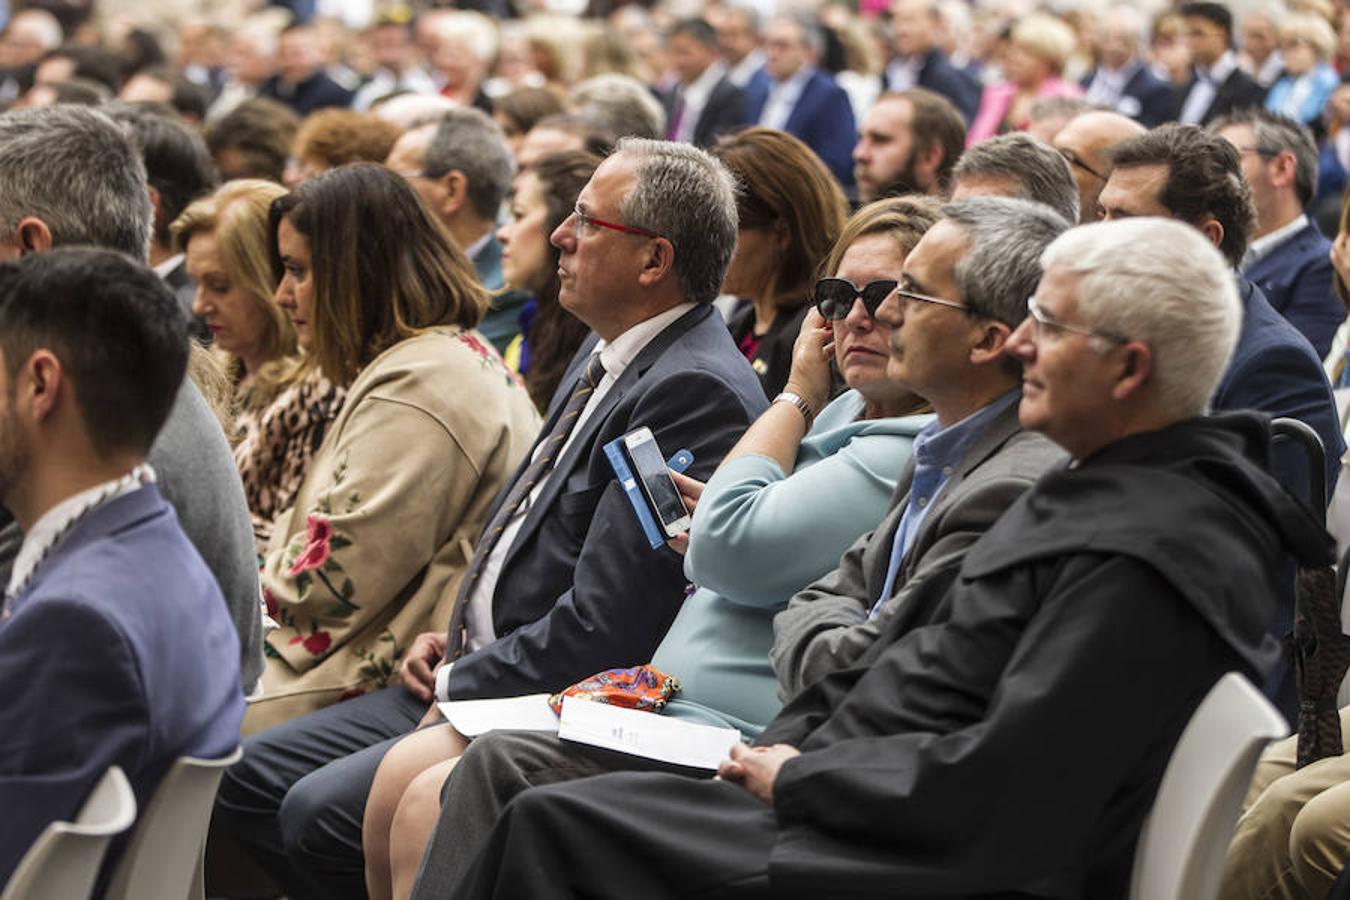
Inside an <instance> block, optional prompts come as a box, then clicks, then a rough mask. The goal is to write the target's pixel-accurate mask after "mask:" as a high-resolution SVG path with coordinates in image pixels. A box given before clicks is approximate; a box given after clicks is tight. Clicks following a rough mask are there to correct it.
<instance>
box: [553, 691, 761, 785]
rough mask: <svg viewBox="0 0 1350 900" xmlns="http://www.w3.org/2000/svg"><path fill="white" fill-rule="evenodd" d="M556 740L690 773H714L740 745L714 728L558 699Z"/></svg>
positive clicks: (733, 733) (731, 731)
mask: <svg viewBox="0 0 1350 900" xmlns="http://www.w3.org/2000/svg"><path fill="white" fill-rule="evenodd" d="M558 737H560V738H562V739H563V740H567V741H576V742H578V743H581V744H590V745H592V746H594V747H604V748H606V749H608V750H617V751H619V752H620V753H630V754H632V755H634V756H641V757H645V758H646V759H655V760H660V761H661V762H668V763H672V764H674V765H679V766H689V767H691V768H695V769H712V770H716V769H717V767H718V766H719V765H721V764H722V761H723V760H726V759H728V758H730V756H731V748H732V746H734V745H735V744H737V743H739V742H740V740H741V733H740V732H739V731H737V730H736V729H735V728H714V727H713V726H711V725H699V724H696V723H694V722H686V721H684V720H682V719H674V718H671V717H669V716H663V715H658V714H655V713H650V712H640V711H638V710H635V709H624V708H623V707H621V706H610V705H609V704H607V703H593V702H591V701H590V700H582V699H580V698H577V697H564V698H563V708H562V721H561V723H560V727H559V728H558Z"/></svg>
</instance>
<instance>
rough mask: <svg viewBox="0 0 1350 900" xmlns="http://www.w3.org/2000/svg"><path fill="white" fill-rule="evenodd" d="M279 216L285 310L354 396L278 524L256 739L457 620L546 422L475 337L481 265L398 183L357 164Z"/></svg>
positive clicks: (354, 687)
mask: <svg viewBox="0 0 1350 900" xmlns="http://www.w3.org/2000/svg"><path fill="white" fill-rule="evenodd" d="M271 220H272V235H273V253H274V254H275V256H276V261H277V264H278V265H279V266H280V269H281V272H282V277H281V285H280V287H279V288H278V289H277V302H278V303H279V304H280V305H281V307H282V309H284V310H286V312H287V314H288V315H289V316H290V319H291V322H292V324H293V325H294V326H295V331H296V336H297V338H298V340H299V344H300V347H301V348H302V349H304V350H306V351H308V352H309V353H310V355H311V356H312V357H313V359H314V362H315V363H316V364H317V365H318V366H319V368H320V370H321V371H322V372H323V374H324V375H325V376H326V377H327V378H329V379H330V380H331V381H333V382H334V383H335V384H339V385H342V386H344V387H345V388H346V390H347V398H346V400H345V401H344V403H343V406H342V410H341V412H339V413H338V416H337V418H336V419H335V420H334V421H333V424H332V425H331V426H330V427H329V429H328V433H327V434H326V435H325V437H324V440H323V444H322V445H321V446H320V447H319V449H318V451H317V452H316V453H315V455H314V457H313V458H312V459H311V460H310V464H309V469H308V471H307V472H306V473H305V480H304V482H303V483H302V484H301V485H300V488H299V490H298V491H297V493H296V498H295V504H294V506H293V507H292V508H291V509H290V510H289V511H288V512H286V513H283V514H282V515H281V516H280V517H278V519H277V520H276V523H275V526H274V529H273V532H272V539H271V543H270V544H269V546H268V553H267V556H266V559H265V561H264V564H263V572H262V581H263V595H264V599H265V600H266V602H267V606H268V611H269V612H270V613H271V615H272V617H273V618H274V619H276V620H277V622H278V623H279V624H280V628H278V629H276V630H274V631H272V632H271V633H270V634H268V636H267V657H268V658H267V667H266V669H265V670H264V672H263V679H262V683H263V692H264V696H263V697H262V699H261V700H259V701H257V702H255V703H253V704H252V705H251V706H250V707H249V711H248V714H247V716H246V720H245V731H246V732H249V733H252V732H256V731H258V730H260V729H261V728H264V727H268V726H271V725H276V724H279V723H282V722H285V721H288V720H290V719H293V718H295V717H296V716H299V715H301V714H303V713H307V712H312V711H314V710H316V709H319V708H320V707H323V706H327V705H329V704H331V703H333V702H336V701H337V700H339V699H342V698H344V697H349V696H353V695H357V694H362V693H365V692H366V691H369V690H375V689H378V688H382V687H385V686H386V685H387V684H388V683H389V680H390V678H391V676H392V675H393V673H394V671H395V669H396V666H395V662H396V660H397V659H398V658H399V656H400V655H401V654H402V652H403V651H404V649H405V648H406V647H407V645H408V643H409V642H410V641H411V640H412V638H413V637H414V636H416V635H417V634H419V633H421V632H423V631H427V630H429V629H432V628H438V627H443V626H444V623H445V622H447V621H449V618H450V609H449V604H450V603H451V602H452V601H453V598H454V597H455V593H456V586H457V584H458V582H459V579H460V577H461V576H462V575H463V573H464V569H465V567H466V566H467V564H468V560H469V554H470V553H471V551H472V548H473V543H474V541H475V540H476V538H477V536H478V532H479V531H480V530H481V529H482V527H483V522H484V520H485V518H486V513H487V509H488V506H489V504H490V503H491V502H492V499H493V497H494V496H495V495H496V493H497V491H498V489H499V488H500V487H501V486H502V485H503V484H504V483H505V481H506V479H507V478H509V477H510V475H511V473H512V472H513V471H514V470H515V467H516V464H517V463H518V462H519V461H520V459H521V457H522V456H523V455H524V453H525V451H526V449H527V448H528V447H529V445H530V442H531V441H532V439H533V438H534V435H535V433H536V432H537V430H538V421H539V419H538V416H537V414H536V413H535V411H534V409H533V407H532V406H531V404H530V401H529V397H528V396H527V395H526V393H525V391H524V389H523V388H522V386H521V384H520V382H519V380H518V379H517V378H516V377H515V376H514V375H513V374H512V373H511V372H510V371H509V370H508V369H507V368H506V366H505V365H504V364H503V363H502V361H501V358H500V357H498V356H497V354H496V353H495V352H493V350H492V348H491V347H490V346H489V345H488V343H487V342H486V341H485V340H484V339H483V338H482V336H481V335H479V334H478V332H477V331H475V330H474V326H475V325H476V324H477V323H478V321H479V320H480V319H481V318H482V316H483V312H484V310H485V309H486V308H487V295H486V293H485V292H484V291H483V289H482V288H481V287H480V286H479V285H478V283H477V281H476V280H475V278H474V271H473V267H472V266H471V265H470V264H469V262H468V259H467V258H466V257H465V256H464V254H463V253H461V252H460V251H459V250H458V249H456V248H455V247H454V245H453V244H451V243H450V241H449V238H448V237H447V236H446V233H445V230H444V229H443V228H442V227H441V226H440V225H439V223H438V222H437V221H436V220H435V219H434V218H433V217H432V215H431V213H430V212H428V211H427V209H426V207H425V206H423V205H422V203H421V201H420V200H419V199H418V198H417V195H416V193H414V192H413V190H412V188H411V187H409V186H408V184H407V182H405V181H404V180H403V179H402V178H401V177H399V176H398V175H396V174H394V173H393V172H391V171H389V170H388V169H386V168H384V167H383V166H378V165H374V164H370V163H357V164H354V165H350V166H343V167H341V168H338V169H334V170H332V171H331V172H326V173H324V174H323V175H320V176H319V177H317V178H315V179H313V180H311V181H307V182H306V183H305V184H304V185H302V186H301V187H300V188H299V189H298V190H297V191H295V192H294V193H291V194H287V195H286V196H284V197H281V198H279V199H278V200H276V201H275V202H274V203H273V204H272V213H271Z"/></svg>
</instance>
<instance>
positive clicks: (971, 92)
mask: <svg viewBox="0 0 1350 900" xmlns="http://www.w3.org/2000/svg"><path fill="white" fill-rule="evenodd" d="M915 80H916V81H917V83H918V85H919V87H921V88H927V89H928V90H930V91H933V92H935V93H938V94H941V95H942V96H944V97H946V98H947V99H948V100H950V101H952V105H953V106H955V107H956V108H957V109H959V110H961V115H963V116H965V117H966V124H967V125H969V124H970V123H971V122H973V121H974V120H975V113H976V112H978V111H979V109H980V94H981V92H982V90H983V89H982V88H981V86H980V82H979V79H977V78H975V77H974V76H973V75H971V74H970V73H969V72H965V71H963V70H961V69H958V68H957V67H956V66H954V65H952V61H951V60H950V59H949V58H948V57H947V54H945V53H943V52H942V51H941V50H936V49H934V50H930V51H928V56H927V57H926V58H925V59H924V61H923V65H922V66H920V67H919V77H918V78H917V79H915Z"/></svg>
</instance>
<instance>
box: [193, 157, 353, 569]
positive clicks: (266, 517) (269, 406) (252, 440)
mask: <svg viewBox="0 0 1350 900" xmlns="http://www.w3.org/2000/svg"><path fill="white" fill-rule="evenodd" d="M285 193H286V189H285V188H283V187H281V186H280V185H277V184H274V183H272V182H270V181H262V180H258V179H245V180H241V181H232V182H229V183H227V184H226V185H224V186H223V187H221V188H220V189H219V190H217V191H216V192H215V193H214V194H212V195H211V196H209V197H204V198H202V199H201V200H198V201H196V202H195V203H193V204H191V205H190V206H188V208H187V209H185V210H184V211H183V213H182V215H180V216H179V217H178V219H177V220H176V221H175V222H174V223H173V226H172V228H173V235H174V240H175V241H176V242H177V243H178V246H179V247H180V248H181V249H182V251H183V252H184V253H185V254H186V255H187V269H188V273H189V274H190V275H191V276H192V277H193V280H194V281H196V283H197V296H196V299H195V300H194V301H193V304H192V311H193V312H194V313H195V314H196V315H198V316H200V317H201V318H202V319H203V320H204V321H205V322H206V324H207V326H208V327H209V328H210V329H211V333H212V335H213V336H214V340H215V348H216V355H217V357H218V358H221V359H222V360H223V362H224V364H225V367H226V369H227V371H228V373H229V376H230V383H231V384H232V386H233V391H234V396H233V401H234V410H235V416H234V422H233V425H234V428H233V430H234V433H235V436H236V437H237V438H238V439H239V443H238V444H237V445H236V447H235V450H234V459H235V463H236V465H238V466H239V475H240V477H241V478H242V479H243V482H244V495H245V496H246V497H247V499H248V506H249V512H250V513H251V515H252V517H253V534H254V539H255V542H256V544H257V547H258V550H259V552H260V553H261V552H262V550H263V548H265V547H266V546H267V540H268V538H269V537H270V536H271V531H272V521H273V520H274V519H275V518H276V517H277V516H278V515H280V514H281V513H282V512H283V511H285V510H286V509H288V508H289V507H290V505H291V503H292V501H293V500H294V499H295V492H296V490H297V489H298V488H299V487H300V484H301V482H302V481H304V478H305V470H306V468H307V466H308V464H309V459H310V456H311V455H312V454H313V453H314V451H315V449H317V448H318V446H319V444H320V443H321V442H322V441H323V436H324V432H325V431H326V430H327V428H328V424H329V422H331V421H332V419H333V417H334V416H335V415H337V411H338V408H339V407H340V406H341V404H342V390H341V389H340V388H338V387H336V386H335V385H334V384H333V383H332V382H331V381H329V380H328V379H327V378H324V377H323V375H322V374H321V373H320V372H319V371H318V369H317V368H316V367H314V366H307V365H305V364H304V362H303V360H302V359H301V357H300V355H299V348H298V347H297V345H296V340H295V329H294V328H293V327H292V326H291V323H290V320H289V319H288V318H287V317H286V315H285V313H283V312H282V311H281V308H280V307H279V306H277V305H276V303H275V302H274V301H273V299H272V297H273V293H274V292H275V289H276V281H277V278H276V276H275V274H274V271H273V267H272V259H271V250H270V240H271V230H270V226H269V224H268V210H269V208H270V207H271V205H272V201H273V200H275V199H277V198H278V197H281V196H283V195H285Z"/></svg>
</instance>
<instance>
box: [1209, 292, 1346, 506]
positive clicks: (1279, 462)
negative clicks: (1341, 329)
mask: <svg viewBox="0 0 1350 900" xmlns="http://www.w3.org/2000/svg"><path fill="white" fill-rule="evenodd" d="M1238 293H1239V296H1240V297H1241V298H1242V306H1243V315H1242V332H1241V333H1240V334H1239V336H1238V345H1237V349H1236V350H1234V351H1233V358H1232V360H1231V361H1230V362H1229V363H1228V368H1227V369H1226V370H1225V371H1224V373H1223V378H1222V379H1220V381H1219V387H1218V389H1217V390H1216V391H1215V392H1214V399H1213V403H1212V405H1213V408H1214V411H1215V412H1222V411H1225V410H1234V409H1255V410H1259V411H1261V412H1263V413H1265V414H1266V415H1268V416H1271V417H1272V418H1278V417H1283V416H1288V417H1291V418H1295V419H1299V420H1301V421H1303V422H1306V423H1307V424H1309V425H1311V426H1312V428H1313V430H1314V431H1316V432H1317V435H1318V437H1320V438H1321V439H1322V446H1323V447H1325V448H1326V469H1327V484H1328V486H1330V485H1332V484H1335V483H1336V482H1335V479H1336V474H1337V473H1338V472H1339V471H1340V459H1341V454H1342V453H1344V452H1345V443H1344V441H1343V440H1342V439H1341V429H1340V420H1339V419H1338V417H1337V415H1336V404H1335V401H1334V400H1333V399H1332V396H1331V384H1330V383H1329V382H1328V381H1327V376H1326V372H1325V371H1324V370H1323V368H1322V363H1321V360H1320V359H1319V358H1318V356H1317V354H1316V353H1314V352H1313V348H1312V345H1311V344H1310V343H1308V339H1307V338H1305V337H1304V336H1303V335H1301V334H1299V333H1298V330H1297V329H1295V328H1294V326H1293V325H1290V324H1289V323H1288V322H1287V321H1285V319H1284V317H1282V316H1281V315H1280V314H1279V313H1277V312H1276V311H1275V309H1274V308H1273V307H1272V306H1271V305H1270V303H1269V302H1268V301H1267V300H1266V297H1265V295H1264V294H1263V293H1261V289H1260V288H1259V287H1257V286H1256V285H1255V284H1253V283H1252V282H1251V281H1249V280H1247V279H1246V278H1242V277H1239V278H1238ZM1306 458H1307V457H1306V455H1305V454H1304V453H1303V450H1302V449H1301V448H1299V447H1296V446H1292V445H1286V444H1277V445H1276V451H1275V462H1274V469H1275V477H1276V478H1278V479H1279V480H1280V483H1282V484H1283V485H1284V486H1285V487H1286V488H1288V489H1289V491H1290V493H1292V494H1294V496H1296V497H1302V498H1304V499H1307V496H1308V466H1307V463H1306Z"/></svg>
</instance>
